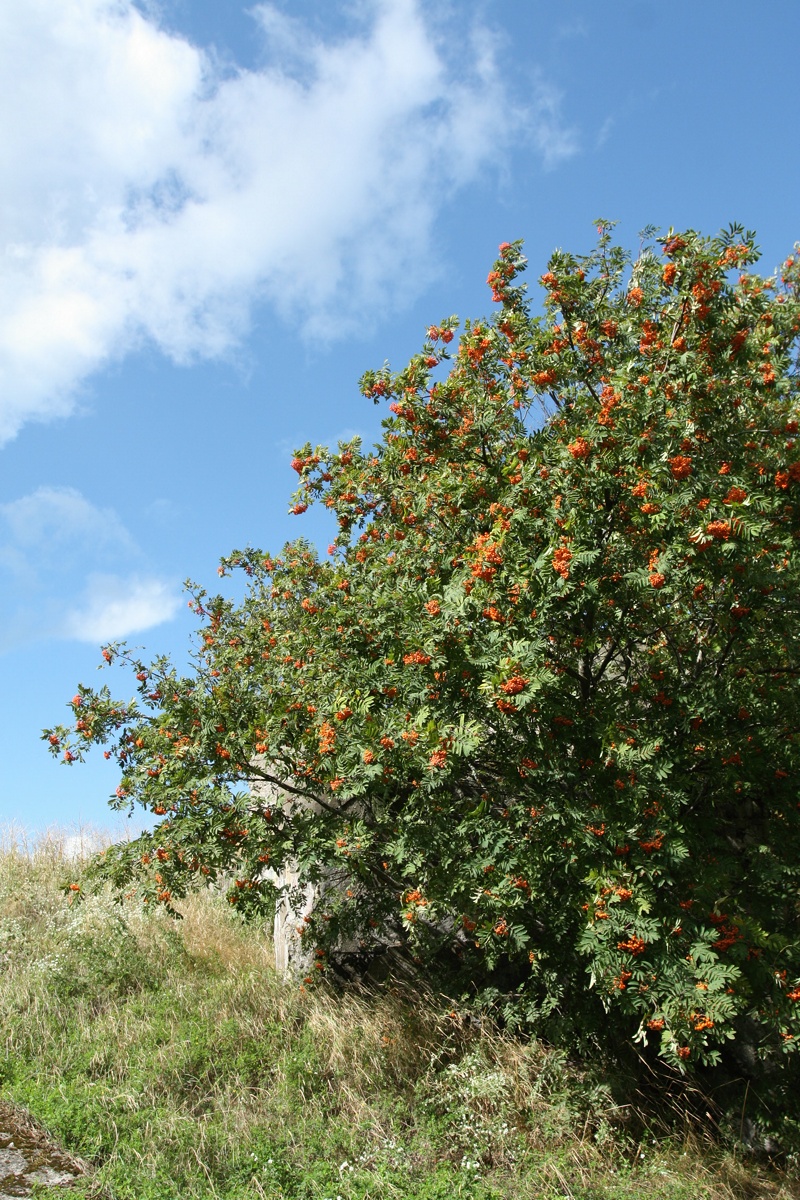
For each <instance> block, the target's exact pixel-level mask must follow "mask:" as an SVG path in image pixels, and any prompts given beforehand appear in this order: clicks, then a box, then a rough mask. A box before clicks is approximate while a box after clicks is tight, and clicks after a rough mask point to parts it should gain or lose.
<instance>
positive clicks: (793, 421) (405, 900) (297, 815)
mask: <svg viewBox="0 0 800 1200" xmlns="http://www.w3.org/2000/svg"><path fill="white" fill-rule="evenodd" d="M756 260H757V251H756V248H755V245H754V239H753V235H752V234H750V233H745V232H744V231H743V230H742V229H741V228H739V227H732V228H731V229H730V230H728V231H727V232H725V233H723V234H722V235H720V236H718V237H714V238H706V237H702V236H700V235H698V234H696V233H694V232H691V231H690V232H685V233H681V234H675V233H673V232H670V233H669V234H668V235H667V236H664V237H657V236H656V235H655V231H650V233H649V234H648V236H647V238H646V240H645V242H644V244H643V247H642V248H641V250H640V251H639V253H638V255H637V256H636V258H635V259H631V258H630V257H629V256H628V254H627V253H626V252H625V251H624V250H623V249H622V248H620V247H619V246H616V245H614V244H613V242H612V234H611V227H610V225H607V224H605V223H601V224H600V226H599V238H598V242H597V245H596V248H595V249H594V250H593V251H592V252H591V253H590V254H588V255H585V256H580V255H573V254H568V253H563V252H558V253H556V254H554V255H553V257H552V258H551V260H550V263H549V267H548V270H547V271H546V273H545V274H544V275H542V277H541V284H542V286H543V288H544V300H543V305H542V309H541V312H540V313H538V314H534V313H533V312H532V309H531V307H530V304H529V301H528V300H527V298H526V294H525V290H524V287H523V286H522V285H521V283H520V280H519V276H520V273H521V272H522V270H523V268H524V266H525V260H524V258H523V256H522V248H521V244H520V243H519V242H514V243H511V244H508V243H506V244H503V245H502V246H501V247H500V255H499V258H498V260H497V262H496V263H495V265H494V268H493V270H492V272H491V273H490V275H489V279H488V282H489V284H490V286H491V288H492V294H493V300H494V301H495V302H496V304H497V310H496V313H495V315H494V317H493V318H492V319H491V320H485V319H481V320H476V321H472V322H470V321H467V322H465V323H464V324H463V326H459V323H458V321H457V319H456V318H454V317H451V318H448V319H446V320H443V321H442V322H441V324H439V325H437V326H435V327H432V328H430V329H429V330H428V332H427V338H426V340H425V342H424V345H423V347H422V350H421V352H420V353H419V354H417V355H415V356H414V358H413V359H412V360H411V362H410V363H409V364H408V366H407V367H405V369H403V370H401V371H400V372H397V373H395V372H392V371H391V370H390V369H389V368H388V367H387V368H383V369H381V370H377V371H369V372H367V373H366V374H365V375H364V377H363V379H362V381H361V387H362V391H363V393H364V395H365V396H366V397H368V398H370V399H372V400H374V401H375V402H376V403H380V404H382V405H385V406H387V409H388V411H387V416H386V419H385V421H384V423H383V430H384V432H383V437H382V440H381V442H380V444H379V445H377V446H374V447H373V448H371V449H367V448H364V447H363V446H362V445H361V444H360V442H359V441H358V439H354V440H353V441H351V442H347V443H340V444H339V446H338V448H337V449H336V450H335V451H332V450H329V449H327V448H325V447H322V446H318V447H316V448H314V447H312V446H311V445H306V446H304V447H303V448H302V449H300V450H298V451H297V452H296V455H295V458H294V460H293V463H292V466H293V468H294V469H295V471H296V472H297V473H298V475H299V486H298V489H297V491H296V493H295V494H294V496H293V498H292V507H291V511H292V512H294V513H296V514H298V515H300V514H301V513H302V512H304V511H305V509H306V508H307V507H308V506H309V505H311V504H322V505H324V506H326V507H327V508H328V509H329V510H330V511H331V514H332V515H333V517H334V518H335V520H336V522H337V529H338V533H337V535H336V537H335V540H334V542H333V544H332V545H331V546H330V547H329V548H328V554H327V555H322V556H319V555H318V554H317V552H316V551H315V549H314V548H313V546H311V545H310V544H309V543H308V542H306V541H303V540H302V539H300V540H297V541H295V542H292V543H290V544H289V545H287V546H286V547H285V548H284V550H283V551H282V552H281V553H280V554H279V555H275V556H272V555H268V554H266V553H264V552H263V551H262V550H258V549H253V548H246V549H244V550H242V551H236V552H235V553H233V554H231V555H230V556H228V557H227V558H226V559H224V560H223V563H222V567H221V571H222V572H223V573H227V572H228V571H234V570H236V571H243V572H244V573H245V575H246V577H247V594H246V598H245V600H244V601H243V603H241V604H234V603H233V602H232V601H230V600H227V599H225V598H223V597H221V596H215V595H209V594H207V593H206V592H205V591H203V590H201V589H197V588H195V589H193V591H192V604H193V607H194V610H195V612H196V613H197V615H198V617H199V618H200V620H201V626H202V627H201V631H200V635H199V641H198V647H197V657H196V664H195V668H194V669H193V670H192V671H191V672H189V673H187V674H181V673H179V672H178V671H177V670H176V669H175V668H174V667H173V666H172V665H171V664H170V663H169V662H168V661H166V660H164V659H159V660H156V661H155V662H154V663H152V664H150V665H145V664H144V663H143V662H141V661H140V660H138V659H137V658H136V656H135V655H134V654H132V653H131V652H129V651H127V650H126V649H125V648H124V647H120V646H111V647H108V648H107V650H106V651H105V656H106V658H107V659H108V660H116V659H120V658H121V659H124V660H126V661H127V662H129V663H130V665H131V667H132V669H133V671H134V674H135V675H136V679H137V681H138V696H137V698H136V699H134V700H131V701H129V702H120V701H115V700H114V699H112V697H111V695H110V694H109V692H108V690H107V689H105V688H100V689H92V688H88V687H80V688H79V691H78V694H77V695H76V697H75V699H74V700H73V704H72V708H73V713H74V718H75V719H74V722H73V723H72V725H71V726H70V727H69V728H67V727H59V728H56V729H54V730H53V731H47V733H46V736H47V737H48V738H49V741H50V743H51V748H52V751H53V753H54V754H56V755H60V756H63V757H65V758H66V759H67V760H68V761H70V760H75V759H80V758H82V757H83V754H84V751H85V750H86V749H87V748H88V747H89V745H90V744H91V743H95V742H96V743H105V744H107V746H108V749H107V750H106V753H107V754H108V755H113V756H114V757H115V758H116V759H117V761H118V762H119V765H120V768H121V772H122V778H121V783H120V786H119V788H118V789H117V795H116V797H115V799H114V804H115V805H116V806H117V807H121V808H125V807H128V806H133V805H134V804H138V805H142V806H143V807H144V808H145V809H146V810H147V811H148V812H149V813H152V814H156V816H157V817H159V818H160V820H159V821H158V822H157V823H156V824H155V827H154V829H153V830H152V832H149V833H146V834H144V835H143V836H142V837H141V838H139V839H138V841H135V842H133V843H131V844H127V845H122V846H118V847H115V848H114V849H113V850H112V851H110V852H109V853H108V854H107V855H106V858H105V864H104V868H103V869H104V871H105V872H106V873H107V874H110V875H111V876H112V877H113V878H114V879H116V880H117V881H119V882H120V883H123V882H124V883H125V884H126V885H127V886H130V881H134V882H135V883H136V885H137V886H139V887H140V888H141V889H142V890H143V892H144V893H145V896H146V897H147V898H148V899H149V900H150V901H151V902H162V903H166V904H170V903H171V901H172V899H173V898H174V897H176V896H178V895H180V894H182V893H183V892H184V891H185V889H186V888H187V887H189V886H191V885H192V884H193V883H194V881H196V880H198V879H214V878H217V877H219V876H220V875H222V874H224V873H231V872H232V873H233V874H232V876H231V878H233V883H232V884H231V887H230V891H229V899H230V901H231V903H232V904H233V905H235V906H236V907H237V908H238V909H240V910H241V911H242V912H245V913H256V912H259V911H261V910H262V909H263V906H264V905H265V904H266V903H267V902H268V900H269V896H270V893H271V891H272V888H273V885H272V884H270V882H269V881H268V879H266V878H265V867H267V868H275V869H279V868H280V867H281V866H282V865H284V864H286V863H287V862H289V861H292V860H293V861H296V862H297V863H298V864H299V869H300V872H301V876H302V878H303V879H304V880H310V881H312V882H313V881H320V880H322V879H326V880H328V881H329V883H330V881H331V880H332V879H333V880H335V881H336V882H337V886H336V888H332V887H330V886H328V887H327V889H324V890H323V892H322V893H321V897H322V898H321V900H320V902H319V904H318V906H317V908H316V910H315V911H314V913H313V914H312V915H311V918H310V919H309V920H308V921H307V922H306V926H305V935H304V936H305V937H306V939H307V941H308V944H309V945H310V946H312V947H314V948H316V963H317V966H318V967H319V968H320V971H321V972H323V971H324V969H325V967H326V964H327V963H328V962H329V961H330V957H331V956H335V954H336V947H337V945H341V944H342V938H343V937H345V936H347V937H356V938H358V939H360V944H361V945H362V946H363V947H364V948H365V950H367V949H369V947H370V946H377V945H380V944H381V943H383V942H385V941H386V940H387V939H388V940H390V941H392V940H393V941H395V942H398V943H403V944H406V945H407V946H408V947H409V948H410V951H411V952H412V953H413V954H414V955H415V956H416V957H417V959H418V960H420V961H421V962H423V963H425V962H426V961H429V960H430V958H431V957H433V956H435V955H436V954H441V953H442V951H443V949H444V948H446V949H447V950H448V952H449V953H450V954H452V955H454V956H455V957H456V958H457V959H459V960H460V961H461V963H462V964H463V966H464V971H465V972H466V974H467V975H469V973H470V972H472V973H473V977H474V978H475V979H476V980H480V988H481V989H483V992H482V994H483V995H484V997H486V996H488V997H490V998H491V999H492V1000H493V1002H494V1003H495V1004H496V1006H497V1007H498V1008H499V1009H501V1010H502V1011H504V1012H505V1014H506V1016H507V1018H508V1019H509V1020H514V1021H522V1022H525V1023H527V1024H529V1025H532V1026H533V1027H534V1028H537V1029H539V1030H543V1031H544V1032H546V1033H547V1034H548V1036H552V1037H554V1038H555V1037H559V1036H562V1037H567V1036H569V1037H575V1036H577V1034H579V1033H580V1032H581V1031H583V1033H585V1034H586V1036H599V1034H598V1031H601V1030H602V1029H603V1028H604V1027H608V1028H612V1027H613V1028H614V1029H615V1030H617V1031H619V1030H623V1031H624V1032H625V1033H626V1034H627V1036H629V1037H632V1038H635V1039H638V1040H639V1041H640V1042H645V1043H649V1044H650V1045H651V1046H657V1047H658V1048H659V1051H660V1053H661V1054H662V1055H663V1056H664V1057H665V1058H666V1059H667V1060H668V1061H670V1062H672V1063H673V1064H674V1065H676V1066H679V1067H682V1068H683V1067H685V1066H686V1065H687V1064H692V1063H695V1062H714V1061H715V1059H716V1057H717V1055H718V1052H719V1045H720V1043H722V1042H724V1041H726V1040H728V1039H731V1038H734V1037H736V1036H738V1031H740V1030H741V1028H742V1022H743V1021H744V1020H745V1019H746V1020H747V1022H748V1023H749V1025H748V1027H749V1028H750V1029H751V1030H752V1029H753V1028H754V1029H755V1030H756V1040H757V1041H758V1043H759V1045H760V1046H761V1047H762V1048H764V1049H765V1052H766V1049H767V1048H770V1047H771V1048H774V1047H775V1046H782V1047H783V1048H784V1049H785V1050H787V1051H788V1050H791V1049H793V1048H794V1046H795V1045H796V1044H797V1039H798V1038H800V920H799V916H800V913H799V910H798V884H800V806H799V804H798V801H800V793H799V791H798V735H799V734H800V704H799V703H798V690H797V682H798V674H799V673H800V649H799V647H798V621H799V620H800V572H798V551H797V539H798V536H799V535H800V441H798V428H799V425H798V422H799V421H800V406H799V405H798V376H797V347H798V332H800V258H798V257H796V256H792V257H790V258H789V259H788V260H787V262H786V263H785V264H784V266H783V268H782V272H781V273H780V275H779V276H778V277H773V278H762V277H761V276H759V275H758V274H756V273H755V271H754V269H753V264H754V263H755V262H756ZM254 782H255V783H262V784H263V783H270V784H272V785H275V786H279V787H280V788H281V789H282V791H281V793H280V794H278V793H276V794H275V795H274V796H273V797H272V798H271V799H269V800H268V799H266V798H265V796H264V794H263V792H262V793H258V792H254V791H253V790H252V789H251V786H250V785H251V784H253V783H254ZM477 986H478V985H477V984H476V987H477ZM576 1031H577V1033H576Z"/></svg>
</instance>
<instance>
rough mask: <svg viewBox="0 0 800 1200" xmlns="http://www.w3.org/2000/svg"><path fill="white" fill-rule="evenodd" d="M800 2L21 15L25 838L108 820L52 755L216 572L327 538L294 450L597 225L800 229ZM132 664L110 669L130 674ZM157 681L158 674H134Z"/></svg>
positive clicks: (338, 432) (19, 395) (783, 246)
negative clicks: (459, 321)
mask: <svg viewBox="0 0 800 1200" xmlns="http://www.w3.org/2000/svg"><path fill="white" fill-rule="evenodd" d="M799 35H800V6H798V4H797V2H796V0H771V2H770V3H769V4H764V5H758V6H756V5H753V4H752V3H750V2H749V0H705V2H704V3H702V4H698V3H697V2H696V0H694V2H693V3H688V2H686V0H673V3H671V4H670V5H664V4H658V3H654V2H652V0H614V2H613V3H611V4H604V5H600V4H597V3H590V2H588V0H569V2H567V3H564V4H559V5H555V4H552V3H544V2H543V0H484V2H480V0H475V2H472V0H457V2H456V0H451V2H448V0H439V2H437V3H436V4H432V3H430V2H428V0H353V2H348V3H345V2H343V0H291V2H290V0H284V2H281V3H269V4H258V3H255V4H249V5H243V4H240V3H238V0H227V2H226V3H224V4H221V3H219V0H146V2H145V0H141V2H140V3H139V4H135V3H134V2H133V0H113V3H112V2H111V0H12V2H11V3H9V4H7V5H5V6H4V8H3V11H2V13H0V105H2V107H3V108H4V110H5V111H4V113H3V119H2V121H0V172H1V173H2V180H3V191H2V195H3V199H2V203H1V204H0V213H1V214H2V216H0V221H2V246H3V253H4V270H3V280H4V282H3V285H2V288H0V460H1V461H2V470H1V471H0V672H2V679H3V720H2V724H0V823H4V822H6V823H8V822H15V823H17V824H19V825H22V826H24V827H26V828H27V829H30V830H38V829H42V828H45V827H47V826H49V825H54V824H55V825H60V826H62V827H67V828H69V827H72V826H76V825H94V826H110V825H113V824H114V823H115V822H116V821H117V818H115V817H113V815H112V814H110V813H109V810H108V809H107V806H106V799H107V797H108V795H109V794H110V793H111V792H112V791H113V789H114V787H115V786H116V782H117V780H116V778H115V776H114V773H113V770H112V769H111V767H110V765H109V764H107V763H105V762H104V760H103V759H102V756H101V755H100V754H99V753H98V754H97V756H96V758H95V759H94V760H93V761H91V762H90V763H89V764H87V765H86V766H83V767H72V768H69V769H67V768H65V767H59V766H58V764H56V763H55V762H53V761H52V760H51V759H50V758H49V756H48V755H47V754H46V752H45V750H44V747H43V745H42V743H41V742H40V740H39V736H40V732H41V729H42V727H43V726H45V725H49V724H53V723H56V722H57V721H59V720H62V719H64V717H65V715H66V712H65V709H64V703H65V702H66V701H67V700H68V699H69V698H70V697H71V696H72V695H73V693H74V691H75V687H76V685H77V683H78V682H85V683H94V682H98V681H99V677H98V676H97V674H96V668H97V665H98V663H99V662H100V654H99V648H100V645H101V643H103V642H104V641H106V640H110V639H114V638H126V639H127V640H128V642H129V643H130V644H131V645H137V646H144V647H145V648H146V653H149V654H156V653H160V652H162V651H165V652H170V653H173V654H175V655H176V656H177V657H178V658H179V659H181V658H183V657H184V655H185V653H186V649H187V646H188V645H189V638H190V634H191V630H192V622H191V619H190V614H188V611H187V609H186V598H185V596H184V595H183V594H182V592H181V584H182V581H183V580H184V579H186V578H187V577H191V578H193V579H195V580H197V581H198V582H200V583H202V584H204V585H206V586H208V587H210V588H214V587H215V586H216V578H217V577H216V565H217V562H218V559H219V557H220V556H221V555H222V554H224V553H227V552H229V551H230V550H232V549H233V548H234V547H238V546H242V545H244V544H245V543H248V542H250V543H253V544H256V545H261V546H263V547H264V548H265V549H266V548H270V549H276V548H279V547H280V546H281V545H282V544H283V542H284V541H285V540H286V539H287V538H289V537H292V536H296V535H298V534H301V533H302V534H303V535H305V536H308V537H311V538H312V539H314V540H316V541H317V542H318V543H319V544H320V545H322V546H324V545H325V544H326V543H327V541H328V540H329V537H328V533H329V530H328V528H327V527H326V523H325V519H324V516H323V515H317V514H314V513H313V512H311V513H308V514H306V515H305V516H304V517H302V518H299V519H298V518H294V517H290V516H289V515H288V513H287V508H288V503H287V502H288V497H289V493H290V492H291V490H292V487H293V486H294V484H293V480H294V475H293V473H292V471H291V469H290V467H289V461H290V458H291V451H292V449H293V448H294V446H296V445H301V444H302V443H303V442H305V441H306V440H310V441H312V442H314V443H317V442H329V441H336V439H337V438H340V437H343V436H351V435H352V434H353V433H356V432H357V433H360V434H361V435H362V436H363V437H364V438H365V439H367V440H373V439H374V438H375V437H376V436H377V435H378V431H379V426H380V417H381V413H380V411H379V410H377V409H375V408H374V407H373V406H372V404H371V403H368V402H366V401H365V400H364V399H363V398H362V397H361V396H360V394H359V392H358V389H357V386H356V381H357V379H358V377H359V376H360V375H361V373H362V372H363V371H364V370H365V369H366V368H368V367H375V366H379V365H380V364H381V363H383V361H384V360H386V359H388V360H389V361H390V362H391V363H392V364H393V365H395V366H399V365H401V364H402V363H403V362H404V361H405V359H406V358H407V357H408V356H409V355H410V354H411V353H413V352H414V351H415V350H416V349H417V348H418V346H419V343H420V341H421V339H422V336H423V332H424V329H425V328H426V327H427V325H429V324H431V323H434V322H436V321H438V320H439V319H440V318H442V317H444V316H447V315H449V314H450V313H453V312H457V313H459V314H460V315H461V316H462V317H463V316H477V315H480V314H482V313H485V312H487V311H488V310H489V309H490V307H491V305H490V299H489V292H488V289H487V288H486V287H485V284H484V282H483V281H484V279H485V277H486V273H487V271H488V270H489V268H490V266H491V263H492V261H493V258H494V256H495V253H496V248H497V245H498V243H499V242H501V241H504V240H509V241H510V240H513V239H515V238H517V237H523V238H524V239H525V242H526V250H527V254H528V257H529V259H530V261H531V278H532V280H533V279H535V277H536V276H537V275H538V274H540V273H541V271H542V270H543V269H544V267H545V263H546V260H547V257H548V255H549V254H550V252H551V251H552V250H553V249H554V248H555V247H556V246H562V247H564V248H567V249H572V250H576V251H583V250H587V249H588V248H589V247H590V245H591V243H592V239H593V234H594V230H593V221H594V219H595V218H597V217H600V216H602V217H605V218H609V219H612V220H617V221H618V222H619V226H618V234H619V237H620V238H621V239H622V240H623V241H624V242H626V244H628V245H629V246H631V247H635V245H636V241H637V234H638V231H639V230H640V229H642V228H643V227H644V226H645V225H648V224H656V225H659V226H662V227H668V226H670V225H672V226H675V227H676V228H685V227H693V228H696V229H700V230H703V231H705V232H709V233H713V232H715V231H716V230H717V229H719V228H720V227H721V226H723V225H726V224H728V223H729V222H730V221H740V222H742V223H743V224H745V225H746V226H748V227H753V228H755V229H756V230H757V231H758V234H759V242H760V245H761V247H762V250H763V260H762V266H763V269H764V270H765V271H771V270H773V269H774V267H775V266H776V265H777V264H778V263H779V262H780V260H781V259H782V258H783V257H785V256H786V254H787V253H788V252H789V250H790V249H791V247H792V246H793V244H794V242H795V241H796V240H797V239H798V238H800V212H798V197H799V196H800V178H798V176H799V175H800V169H799V168H798V156H797V154H796V152H795V151H794V150H793V145H794V140H795V135H794V131H795V130H796V129H797V128H798V126H800V121H798V117H799V116H800V113H799V112H798V110H799V109H800V98H799V95H798V89H797V86H796V47H797V45H798V36H799ZM109 675H111V673H110V672H109ZM109 682H110V683H112V685H114V686H116V688H117V690H118V691H119V692H120V693H121V694H123V695H125V696H127V695H128V694H129V693H130V692H131V690H132V689H131V688H130V687H129V685H128V683H127V680H125V679H124V678H114V677H113V675H112V678H111V679H110V680H109Z"/></svg>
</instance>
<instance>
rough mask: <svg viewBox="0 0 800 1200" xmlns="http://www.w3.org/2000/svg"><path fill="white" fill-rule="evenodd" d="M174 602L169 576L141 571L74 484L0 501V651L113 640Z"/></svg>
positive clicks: (118, 529)
mask: <svg viewBox="0 0 800 1200" xmlns="http://www.w3.org/2000/svg"><path fill="white" fill-rule="evenodd" d="M109 568H112V570H109ZM113 568H118V570H117V571H116V573H115V572H114V570H113ZM75 596H80V600H79V601H78V602H77V603H74V602H72V601H71V600H70V599H68V597H75ZM180 603H181V600H180V592H179V589H178V587H177V586H176V585H175V583H174V582H173V581H171V580H165V579H162V578H160V577H158V576H155V575H153V574H152V573H147V572H146V571H145V570H144V569H143V556H142V553H141V551H140V550H139V548H138V547H137V545H136V543H135V541H134V539H133V538H132V537H131V535H130V534H129V532H128V531H127V529H126V528H125V526H124V525H123V523H122V522H121V521H120V519H119V517H118V516H117V514H116V513H115V512H114V511H113V510H112V509H107V508H98V507H97V506H95V505H93V504H91V503H90V502H89V501H88V500H87V499H86V498H85V497H84V496H82V495H81V493H80V492H78V491H76V490H75V489H74V488H54V487H41V488H39V489H37V491H35V492H32V493H31V494H30V495H28V496H22V497H20V498H19V499H18V500H13V501H11V502H10V503H8V504H3V505H0V649H3V648H7V647H9V646H12V645H16V644H19V643H20V642H27V641H32V640H38V639H41V638H75V639H78V640H80V641H88V642H94V643H99V642H106V641H113V640H115V639H117V638H123V637H126V636H128V635H129V634H132V633H138V632H140V631H141V630H144V629H149V628H150V627H151V626H153V625H157V624H160V623H161V622H162V621H166V620H169V619H170V618H171V617H173V616H174V615H175V613H176V612H177V611H178V608H179V607H180Z"/></svg>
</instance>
